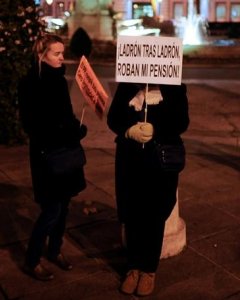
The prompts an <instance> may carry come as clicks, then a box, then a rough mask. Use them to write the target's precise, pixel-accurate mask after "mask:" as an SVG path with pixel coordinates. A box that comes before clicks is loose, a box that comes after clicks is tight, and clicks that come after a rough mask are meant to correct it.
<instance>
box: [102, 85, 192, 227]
mask: <svg viewBox="0 0 240 300" xmlns="http://www.w3.org/2000/svg"><path fill="white" fill-rule="evenodd" d="M140 88H141V85H138V84H133V83H120V84H119V85H118V88H117V91H116V94H115V96H114V98H113V101H112V104H111V106H110V108H109V112H108V116H107V123H108V126H109V128H110V129H111V130H112V131H113V132H114V133H115V134H116V135H117V137H116V143H117V148H116V168H115V172H116V198H117V205H118V213H119V219H120V221H121V222H125V221H126V218H128V217H129V218H131V217H132V214H136V212H137V211H139V212H140V211H142V212H144V214H150V215H151V214H155V213H156V215H157V216H162V218H163V219H166V218H167V217H168V216H169V215H170V213H171V211H172V208H173V206H174V204H175V201H176V189H177V185H178V173H174V172H171V173H169V174H166V173H163V172H161V171H159V168H157V166H156V164H155V162H154V161H153V155H152V152H153V147H154V142H153V141H154V140H155V141H159V142H161V143H170V144H177V143H181V142H182V140H181V137H180V135H181V134H182V133H183V132H184V131H185V130H187V128H188V125H189V116H188V99H187V95H186V86H185V85H184V84H182V85H180V86H177V85H176V86H175V85H174V86H173V85H159V88H160V91H161V94H162V96H163V101H161V102H160V103H159V104H157V105H148V112H147V122H149V123H151V124H152V125H153V127H154V136H153V140H151V141H150V142H148V143H146V144H145V145H144V147H143V145H142V144H140V143H138V142H136V141H134V140H131V139H127V138H125V132H126V130H127V129H128V128H129V127H131V126H132V125H134V124H136V123H137V122H138V121H144V108H143V109H142V111H140V112H137V111H135V110H134V108H133V107H129V101H130V100H131V99H132V98H133V97H134V96H135V95H136V94H137V92H138V91H139V89H140ZM139 206H142V208H139ZM141 217H142V218H143V217H144V216H140V218H141Z"/></svg>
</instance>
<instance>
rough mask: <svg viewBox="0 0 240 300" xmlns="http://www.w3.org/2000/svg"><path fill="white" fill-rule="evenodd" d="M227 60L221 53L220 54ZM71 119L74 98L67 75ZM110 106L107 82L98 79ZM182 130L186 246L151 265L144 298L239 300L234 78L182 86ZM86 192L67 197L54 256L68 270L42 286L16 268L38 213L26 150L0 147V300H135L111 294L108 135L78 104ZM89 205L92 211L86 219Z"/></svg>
mask: <svg viewBox="0 0 240 300" xmlns="http://www.w3.org/2000/svg"><path fill="white" fill-rule="evenodd" d="M226 55H228V54H226ZM68 80H69V86H70V91H71V96H72V102H73V106H74V110H75V113H76V114H77V116H78V117H79V118H80V116H81V111H82V105H83V98H82V96H81V94H80V92H79V90H78V87H77V85H76V83H75V81H74V80H73V78H72V77H68ZM100 80H101V82H102V84H103V85H104V87H105V88H106V90H107V92H108V94H109V96H110V100H111V98H112V95H113V93H114V91H115V88H116V83H114V79H113V78H108V77H104V78H100ZM185 83H187V86H188V96H189V107H190V118H191V124H190V127H189V130H188V131H187V132H186V133H185V134H184V136H183V138H184V141H185V144H186V147H187V165H186V168H185V170H184V171H183V173H182V174H181V178H180V184H179V210H180V215H181V217H182V218H183V220H184V221H185V223H186V228H187V245H186V247H185V249H184V250H183V251H182V252H181V253H180V254H179V255H177V256H175V257H171V258H168V259H164V260H161V261H160V266H159V269H158V272H157V282H156V288H155V291H154V293H153V295H152V296H149V297H146V299H149V300H225V299H228V300H239V299H240V229H239V228H240V227H239V225H240V196H239V195H240V188H239V179H240V172H239V171H240V119H239V115H240V101H239V96H240V90H239V83H240V80H236V81H233V80H231V81H228V80H218V81H216V80H201V81H199V80H186V81H185ZM84 122H85V124H87V126H88V128H89V131H88V135H87V137H86V138H85V140H84V142H83V145H84V147H85V149H86V154H87V165H86V169H85V172H86V178H87V183H88V186H87V189H86V190H85V191H84V192H82V193H81V194H79V195H78V196H77V197H75V198H74V199H72V202H71V208H70V213H69V218H68V224H67V232H66V236H65V243H64V252H65V253H66V254H67V256H68V257H69V259H71V261H72V262H73V264H74V268H73V270H72V271H70V272H64V271H60V270H58V269H57V268H56V267H55V266H53V265H51V264H50V263H49V262H47V261H46V260H45V259H44V258H43V263H44V264H45V265H46V266H48V268H49V269H51V270H52V271H53V272H54V273H55V279H54V280H53V281H52V282H47V283H43V282H38V281H35V280H34V279H31V278H30V277H28V276H26V275H25V274H23V273H22V272H21V265H22V263H23V259H24V252H25V247H26V244H27V241H28V238H29V235H30V233H31V229H32V226H33V222H34V220H35V219H36V217H37V214H38V212H39V209H38V206H37V205H36V204H35V203H34V202H33V200H32V190H31V179H30V173H29V164H28V148H27V146H18V147H11V148H8V147H5V146H0V228H1V230H0V300H3V299H5V300H6V299H24V300H32V299H34V300H40V299H46V300H55V299H56V300H59V299H64V300H118V299H119V300H120V299H138V298H137V297H135V296H124V295H122V294H121V293H119V291H118V287H119V283H120V280H121V276H122V274H123V266H124V262H125V259H124V251H123V249H122V248H121V242H120V228H119V224H118V222H117V218H116V206H115V200H114V142H113V140H114V135H113V134H112V133H111V132H110V131H109V130H108V128H107V126H106V119H105V118H104V119H103V120H102V121H100V120H99V119H98V118H97V117H96V116H95V115H94V113H93V112H92V111H91V109H90V108H87V110H86V113H85V117H84ZM92 208H94V209H97V212H96V213H92V214H86V211H90V210H91V209H92Z"/></svg>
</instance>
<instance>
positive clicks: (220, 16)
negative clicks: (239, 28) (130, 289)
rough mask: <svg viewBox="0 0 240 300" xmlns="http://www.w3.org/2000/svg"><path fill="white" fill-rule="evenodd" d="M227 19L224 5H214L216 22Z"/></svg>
mask: <svg viewBox="0 0 240 300" xmlns="http://www.w3.org/2000/svg"><path fill="white" fill-rule="evenodd" d="M226 19H227V9H226V5H225V4H224V3H218V4H217V5H216V21H219V22H221V21H226Z"/></svg>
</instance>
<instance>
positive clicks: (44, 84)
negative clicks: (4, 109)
mask: <svg viewBox="0 0 240 300" xmlns="http://www.w3.org/2000/svg"><path fill="white" fill-rule="evenodd" d="M33 54H34V61H33V64H32V67H31V69H30V71H29V73H28V74H27V75H26V77H24V78H23V79H22V80H21V82H20V84H19V108H20V116H21V119H22V124H23V128H24V130H25V132H26V133H27V135H28V137H29V148H30V151H29V153H30V167H31V174H32V184H33V192H34V199H35V201H36V202H37V203H39V205H40V208H41V212H40V215H39V217H38V219H37V221H36V223H35V225H34V228H33V231H32V235H31V237H30V240H29V244H28V248H27V252H26V259H25V265H24V271H25V272H26V273H27V274H29V275H31V276H33V277H34V278H36V279H38V280H43V281H46V280H51V279H53V278H54V276H53V274H52V273H51V272H50V271H49V270H47V269H46V267H45V266H44V265H43V264H42V261H41V257H42V255H43V249H44V247H45V245H46V241H47V240H48V244H47V259H48V260H49V261H51V262H52V263H54V264H56V265H57V266H59V267H60V268H61V269H63V270H71V269H72V264H71V263H70V262H69V261H68V260H67V259H66V258H65V256H64V255H63V253H62V252H61V246H62V243H63V235H64V230H65V225H66V217H67V214H68V206H69V202H70V199H71V197H72V196H74V195H76V194H77V193H78V192H80V191H81V190H83V189H84V188H85V187H86V182H85V178H84V170H83V169H79V170H78V171H77V172H76V173H75V174H73V175H72V176H69V177H68V178H67V179H66V180H64V181H63V182H62V184H59V182H57V181H56V180H55V178H53V177H52V176H50V174H49V173H48V170H47V169H46V167H45V164H44V154H45V153H48V152H50V151H52V150H56V149H59V148H62V147H71V146H74V145H77V144H79V143H80V140H81V139H82V138H83V137H85V135H86V133H87V128H86V126H85V125H83V124H80V122H79V120H78V119H77V118H76V117H75V115H74V114H73V109H72V105H71V100H70V96H69V91H68V85H67V81H66V79H65V77H64V73H65V67H64V65H63V61H64V44H63V41H62V39H61V38H60V37H59V36H57V35H50V34H46V35H44V36H42V37H40V38H39V39H38V40H37V41H36V43H35V45H34V47H33ZM47 238H48V239H47Z"/></svg>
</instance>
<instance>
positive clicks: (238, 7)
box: [231, 3, 240, 22]
mask: <svg viewBox="0 0 240 300" xmlns="http://www.w3.org/2000/svg"><path fill="white" fill-rule="evenodd" d="M231 20H232V21H233V22H239V21H240V3H239V4H232V5H231Z"/></svg>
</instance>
